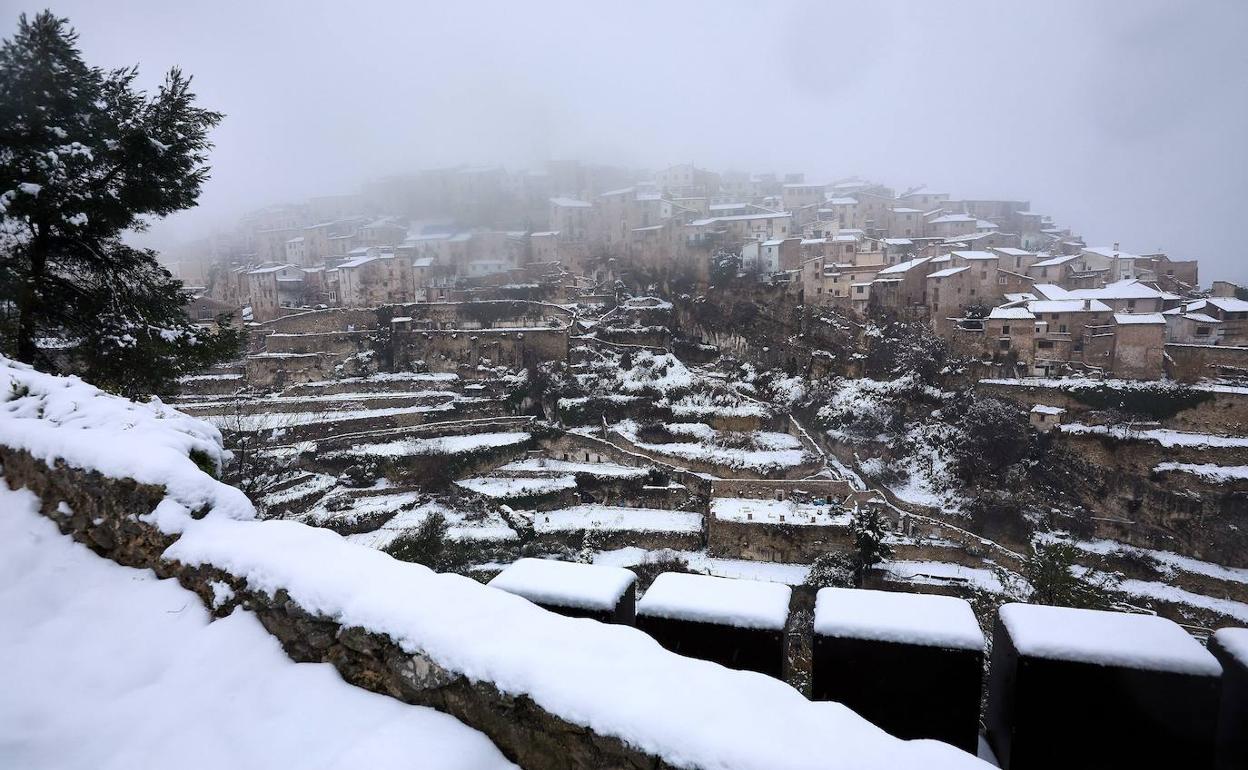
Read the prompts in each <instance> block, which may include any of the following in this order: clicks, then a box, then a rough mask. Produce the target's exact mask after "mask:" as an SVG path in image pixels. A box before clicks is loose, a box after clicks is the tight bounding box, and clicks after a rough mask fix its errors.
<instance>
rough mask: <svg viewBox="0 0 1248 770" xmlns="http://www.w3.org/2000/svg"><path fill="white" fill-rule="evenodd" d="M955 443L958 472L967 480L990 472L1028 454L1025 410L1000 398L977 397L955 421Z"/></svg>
mask: <svg viewBox="0 0 1248 770" xmlns="http://www.w3.org/2000/svg"><path fill="white" fill-rule="evenodd" d="M958 428H959V431H960V433H961V436H960V437H959V440H958V442H957V443H956V444H955V445H954V456H955V458H956V460H957V469H958V475H959V476H960V477H961V478H962V479H963V480H966V481H973V480H975V479H979V478H983V477H986V476H992V475H994V474H998V473H1000V472H1001V471H1002V470H1003V469H1005V468H1006V467H1008V466H1010V465H1013V464H1015V463H1017V462H1019V461H1020V460H1022V459H1023V458H1025V457H1026V456H1027V453H1028V451H1029V450H1030V448H1031V428H1030V425H1029V423H1028V420H1027V414H1026V413H1025V412H1024V411H1023V410H1022V409H1020V408H1019V407H1018V406H1017V405H1016V404H1014V403H1012V402H1010V401H1005V400H1002V399H999V398H976V399H974V400H973V401H972V402H971V403H970V404H969V405H968V406H967V408H966V411H965V412H963V414H962V417H961V419H960V420H959V421H958Z"/></svg>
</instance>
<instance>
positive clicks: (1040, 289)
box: [1031, 283, 1070, 299]
mask: <svg viewBox="0 0 1248 770" xmlns="http://www.w3.org/2000/svg"><path fill="white" fill-rule="evenodd" d="M1031 289H1032V291H1034V292H1035V293H1036V294H1038V295H1039V296H1041V297H1044V298H1045V299H1067V298H1069V297H1070V292H1069V291H1067V290H1066V289H1064V288H1062V287H1061V286H1058V285H1057V284H1055V283H1037V284H1033V285H1032V287H1031Z"/></svg>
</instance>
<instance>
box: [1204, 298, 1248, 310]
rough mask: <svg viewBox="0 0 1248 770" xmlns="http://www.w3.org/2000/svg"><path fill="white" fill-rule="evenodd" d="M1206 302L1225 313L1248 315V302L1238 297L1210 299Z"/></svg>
mask: <svg viewBox="0 0 1248 770" xmlns="http://www.w3.org/2000/svg"><path fill="white" fill-rule="evenodd" d="M1205 302H1207V303H1208V304H1210V305H1213V306H1214V307H1216V308H1218V309H1219V310H1221V311H1222V312H1224V313H1248V302H1245V301H1244V300H1242V299H1237V298H1236V297H1210V298H1208V299H1206V300H1205Z"/></svg>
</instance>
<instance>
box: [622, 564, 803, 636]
mask: <svg viewBox="0 0 1248 770" xmlns="http://www.w3.org/2000/svg"><path fill="white" fill-rule="evenodd" d="M791 594H792V589H790V588H789V587H788V586H786V585H781V584H780V583H767V582H764V581H761V580H734V579H732V578H720V577H710V576H709V575H687V574H684V573H679V572H665V573H663V574H662V575H659V577H658V578H657V579H655V581H654V583H653V584H652V585H651V586H650V589H649V590H648V591H646V595H645V596H643V597H642V598H641V601H639V602H637V614H638V615H642V616H645V615H648V616H650V617H658V618H672V619H675V620H692V621H696V622H699V623H714V624H717V625H726V626H735V627H738V628H759V629H766V630H770V631H779V630H782V629H783V628H784V624H785V622H786V621H787V620H788V617H789V597H790V596H791Z"/></svg>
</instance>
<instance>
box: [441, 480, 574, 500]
mask: <svg viewBox="0 0 1248 770" xmlns="http://www.w3.org/2000/svg"><path fill="white" fill-rule="evenodd" d="M455 484H456V485H457V486H461V487H463V488H464V489H470V490H472V491H473V492H476V493H478V494H482V495H485V496H486V497H496V498H509V497H527V496H529V495H545V494H551V493H554V492H561V491H563V490H565V489H576V478H575V477H574V476H535V477H529V478H525V477H519V476H477V477H474V478H471V479H461V480H460V481H456V482H455Z"/></svg>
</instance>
